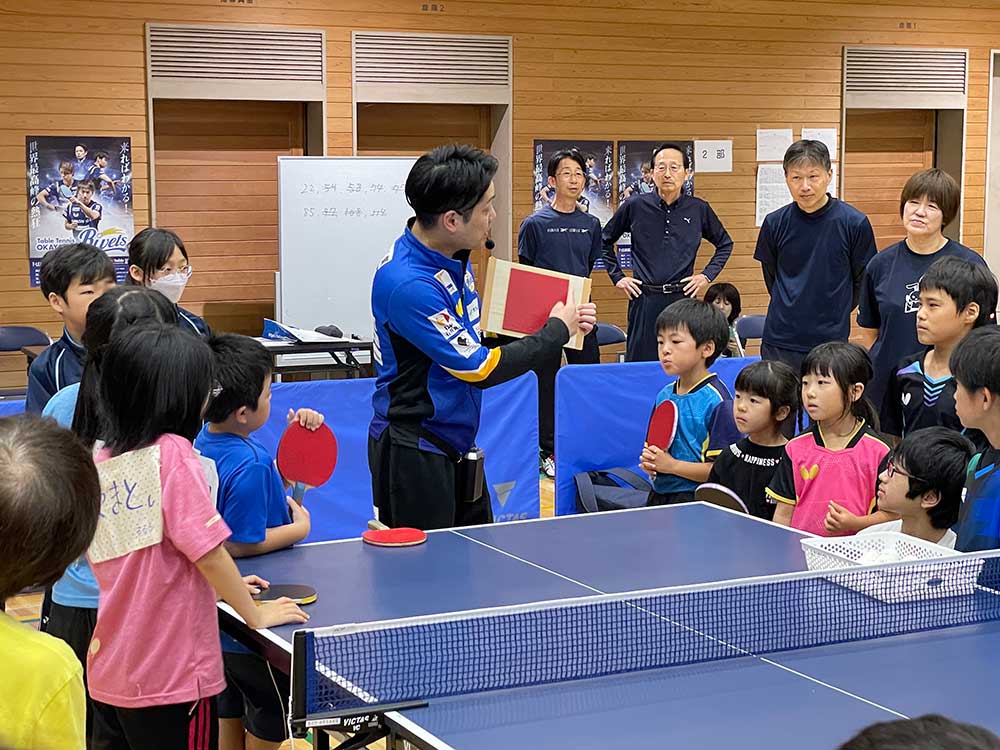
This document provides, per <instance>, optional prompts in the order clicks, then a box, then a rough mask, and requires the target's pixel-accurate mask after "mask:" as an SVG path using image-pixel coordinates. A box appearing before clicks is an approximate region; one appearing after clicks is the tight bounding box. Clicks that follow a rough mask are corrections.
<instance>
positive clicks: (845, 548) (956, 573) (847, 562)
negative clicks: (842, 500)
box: [800, 531, 982, 604]
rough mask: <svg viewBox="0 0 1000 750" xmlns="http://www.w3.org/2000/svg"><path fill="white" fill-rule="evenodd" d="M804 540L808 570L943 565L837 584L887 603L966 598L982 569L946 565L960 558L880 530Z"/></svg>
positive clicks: (903, 569) (884, 572)
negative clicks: (937, 563)
mask: <svg viewBox="0 0 1000 750" xmlns="http://www.w3.org/2000/svg"><path fill="white" fill-rule="evenodd" d="M800 541H801V544H802V551H803V552H804V553H805V556H806V565H807V566H808V568H809V570H843V571H847V570H850V569H857V568H861V567H863V566H867V565H885V564H887V563H896V562H928V561H933V560H941V561H942V563H943V564H941V565H921V566H919V567H915V568H909V567H899V568H890V569H888V570H873V571H871V573H870V574H866V575H858V576H856V577H851V578H850V579H847V578H844V579H841V580H835V582H836V583H837V584H839V585H842V586H844V587H846V588H849V589H851V590H853V591H857V592H858V593H860V594H864V595H866V596H871V597H874V598H875V599H878V600H879V601H884V602H889V603H894V604H895V603H900V602H912V601H920V600H924V599H937V598H941V597H945V596H968V595H971V594H972V593H973V592H974V590H975V587H976V581H977V579H978V577H979V571H980V569H981V568H982V560H980V561H979V564H978V565H970V566H955V565H948V564H945V563H946V562H947V561H949V560H953V559H954V558H956V557H958V556H960V555H961V553H960V552H956V551H955V550H953V549H948V548H947V547H942V546H941V545H940V544H934V543H933V542H927V541H924V540H923V539H917V538H916V537H912V536H909V535H907V534H901V533H899V532H897V531H879V532H873V533H871V534H857V535H856V536H846V537H808V538H804V539H802V540H800Z"/></svg>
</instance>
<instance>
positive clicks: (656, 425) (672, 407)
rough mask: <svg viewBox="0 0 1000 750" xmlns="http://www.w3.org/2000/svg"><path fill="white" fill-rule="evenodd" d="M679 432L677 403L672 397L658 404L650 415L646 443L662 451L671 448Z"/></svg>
mask: <svg viewBox="0 0 1000 750" xmlns="http://www.w3.org/2000/svg"><path fill="white" fill-rule="evenodd" d="M676 434H677V404H675V403H674V402H673V401H671V400H670V399H667V400H666V401H663V402H661V403H659V404H657V406H656V408H655V409H653V413H652V414H651V415H650V416H649V427H647V428H646V443H647V444H649V445H655V446H656V447H657V448H659V449H660V450H662V451H667V450H670V446H671V445H672V444H673V442H674V436H675V435H676Z"/></svg>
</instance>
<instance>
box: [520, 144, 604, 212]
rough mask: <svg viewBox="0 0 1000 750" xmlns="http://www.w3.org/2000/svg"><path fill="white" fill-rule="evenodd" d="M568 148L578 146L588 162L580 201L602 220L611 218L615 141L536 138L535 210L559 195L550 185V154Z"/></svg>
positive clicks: (584, 207)
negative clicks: (556, 194)
mask: <svg viewBox="0 0 1000 750" xmlns="http://www.w3.org/2000/svg"><path fill="white" fill-rule="evenodd" d="M564 148H575V149H578V150H579V151H580V153H581V154H583V158H584V160H585V161H586V164H587V187H586V188H584V190H583V195H581V196H580V200H579V205H580V208H581V209H582V210H584V211H587V212H589V213H591V214H593V215H594V216H596V217H597V219H598V220H599V221H600V222H601V226H604V224H605V222H607V220H608V219H610V218H611V206H612V202H611V198H612V195H613V193H614V185H613V183H612V179H613V175H614V164H615V163H614V144H613V143H612V142H611V141H573V140H559V141H541V140H536V141H535V162H534V163H535V188H534V204H535V210H536V211H537V210H538V209H540V208H542V207H543V206H547V205H548V204H550V203H551V202H552V201H553V199H554V198H555V191H554V190H552V189H551V188H549V182H548V178H549V175H548V164H549V158H550V157H551V156H552V155H553V154H554V153H555V152H556V151H559V150H561V149H564Z"/></svg>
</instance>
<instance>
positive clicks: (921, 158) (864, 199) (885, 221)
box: [843, 110, 934, 250]
mask: <svg viewBox="0 0 1000 750" xmlns="http://www.w3.org/2000/svg"><path fill="white" fill-rule="evenodd" d="M846 131H847V140H846V143H845V147H844V157H843V169H844V183H845V184H844V200H846V201H848V202H850V203H852V204H853V205H855V206H857V207H858V208H859V209H860V210H862V211H864V212H865V213H866V214H868V218H869V219H870V220H871V223H872V228H873V229H874V230H875V243H876V245H877V247H878V249H879V250H882V249H883V248H885V247H888V246H889V245H891V244H893V243H894V242H898V241H899V240H900V239H902V237H903V235H904V234H905V232H904V231H903V227H902V223H901V221H900V218H899V196H900V193H902V190H903V185H905V184H906V181H907V180H908V179H909V177H910V175H912V174H913V173H914V172H919V171H920V170H922V169H930V168H931V167H932V166H934V113H933V112H931V111H925V110H849V111H848V113H847V127H846Z"/></svg>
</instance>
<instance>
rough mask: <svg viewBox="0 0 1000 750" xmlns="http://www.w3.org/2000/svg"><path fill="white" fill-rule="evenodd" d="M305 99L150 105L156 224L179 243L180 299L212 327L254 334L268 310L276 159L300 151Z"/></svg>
mask: <svg viewBox="0 0 1000 750" xmlns="http://www.w3.org/2000/svg"><path fill="white" fill-rule="evenodd" d="M303 117H304V111H303V105H301V104H298V103H295V102H218V101H190V100H177V101H174V100H160V101H156V102H155V103H154V107H153V123H154V132H155V133H156V141H155V147H156V179H155V185H156V214H157V216H156V220H157V221H156V223H157V225H158V226H162V227H167V228H169V229H173V230H174V231H175V232H177V233H178V234H179V235H180V236H181V238H182V239H183V240H184V245H185V247H186V248H187V251H188V255H189V256H190V258H191V265H192V267H193V268H194V270H195V272H194V275H193V276H192V277H191V281H190V282H189V284H188V287H187V289H186V290H185V292H184V299H183V304H184V306H185V307H186V308H189V309H191V311H192V312H195V313H198V314H199V315H203V316H204V317H205V319H206V320H207V322H208V324H209V325H210V326H211V327H212V328H215V329H219V330H228V331H237V332H240V333H247V334H252V335H254V336H259V335H260V332H261V329H262V327H263V323H264V320H263V319H264V317H272V316H273V315H274V272H275V271H277V270H278V166H277V157H279V156H295V155H301V154H302V146H303Z"/></svg>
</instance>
